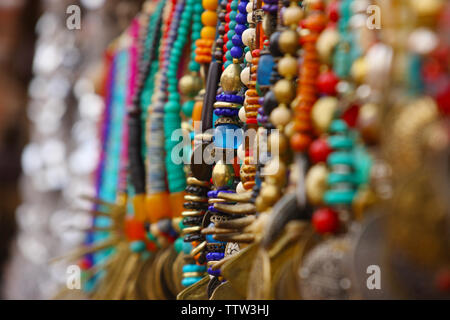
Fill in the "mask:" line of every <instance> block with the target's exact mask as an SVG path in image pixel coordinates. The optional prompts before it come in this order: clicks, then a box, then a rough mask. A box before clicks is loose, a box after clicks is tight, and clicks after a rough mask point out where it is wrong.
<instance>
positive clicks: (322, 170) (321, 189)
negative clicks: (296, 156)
mask: <svg viewBox="0 0 450 320" xmlns="http://www.w3.org/2000/svg"><path fill="white" fill-rule="evenodd" d="M327 176H328V169H327V166H326V164H324V163H321V164H316V165H314V166H312V167H311V168H310V169H309V170H308V172H307V174H306V177H305V189H306V196H307V197H308V200H309V201H310V202H311V204H313V205H319V204H321V203H322V199H323V195H324V193H325V191H326V190H327Z"/></svg>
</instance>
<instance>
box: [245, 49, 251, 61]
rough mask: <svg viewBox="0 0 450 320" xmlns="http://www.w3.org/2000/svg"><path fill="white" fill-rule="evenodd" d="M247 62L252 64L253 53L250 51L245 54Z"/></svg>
mask: <svg viewBox="0 0 450 320" xmlns="http://www.w3.org/2000/svg"><path fill="white" fill-rule="evenodd" d="M245 60H247V62H248V63H250V62H252V53H251V52H250V51H247V53H246V54H245Z"/></svg>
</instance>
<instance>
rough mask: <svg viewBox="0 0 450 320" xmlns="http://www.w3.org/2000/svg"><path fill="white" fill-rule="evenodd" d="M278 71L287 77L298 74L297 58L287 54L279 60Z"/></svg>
mask: <svg viewBox="0 0 450 320" xmlns="http://www.w3.org/2000/svg"><path fill="white" fill-rule="evenodd" d="M278 72H279V73H280V74H281V75H282V76H283V77H285V78H292V77H294V76H296V75H297V72H298V71H297V59H295V58H294V57H292V56H285V57H283V58H281V59H280V61H279V62H278Z"/></svg>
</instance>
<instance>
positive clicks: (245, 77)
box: [241, 67, 250, 87]
mask: <svg viewBox="0 0 450 320" xmlns="http://www.w3.org/2000/svg"><path fill="white" fill-rule="evenodd" d="M241 82H242V83H243V84H244V85H245V86H246V87H248V84H249V82H250V67H245V68H244V70H242V72H241Z"/></svg>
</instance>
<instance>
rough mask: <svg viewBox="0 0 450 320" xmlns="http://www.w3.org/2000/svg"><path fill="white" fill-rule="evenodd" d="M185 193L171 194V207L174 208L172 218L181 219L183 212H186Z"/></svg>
mask: <svg viewBox="0 0 450 320" xmlns="http://www.w3.org/2000/svg"><path fill="white" fill-rule="evenodd" d="M184 195H185V192H184V191H181V192H175V193H171V194H170V200H169V201H170V207H171V208H172V218H176V217H181V212H183V211H184V207H183V203H184Z"/></svg>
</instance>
